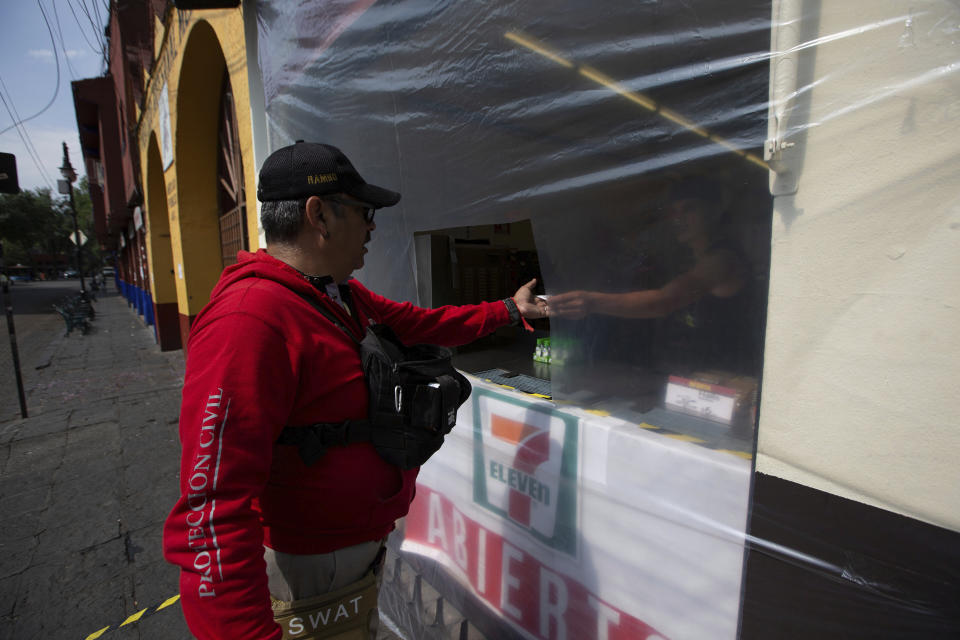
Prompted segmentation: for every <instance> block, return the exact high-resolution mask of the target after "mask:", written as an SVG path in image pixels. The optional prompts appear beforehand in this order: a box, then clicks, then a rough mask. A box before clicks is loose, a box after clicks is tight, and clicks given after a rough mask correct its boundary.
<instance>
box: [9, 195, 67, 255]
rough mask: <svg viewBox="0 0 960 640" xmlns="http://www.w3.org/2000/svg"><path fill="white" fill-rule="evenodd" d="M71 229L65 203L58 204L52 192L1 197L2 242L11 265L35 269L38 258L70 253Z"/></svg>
mask: <svg viewBox="0 0 960 640" xmlns="http://www.w3.org/2000/svg"><path fill="white" fill-rule="evenodd" d="M71 227H72V223H71V221H70V219H69V217H67V216H64V215H63V213H62V206H61V203H59V202H56V201H54V199H53V197H52V196H51V194H50V190H49V189H35V190H32V191H22V192H20V193H18V194H14V195H0V239H2V240H3V243H4V251H5V254H6V255H5V258H6V262H7V264H12V263H16V262H20V263H26V264H29V265H30V266H34V265H33V262H34V261H33V256H34V255H36V254H47V255H62V254H67V253H69V251H70V246H71V245H70V240H69V238H68V235H69V233H70V230H71Z"/></svg>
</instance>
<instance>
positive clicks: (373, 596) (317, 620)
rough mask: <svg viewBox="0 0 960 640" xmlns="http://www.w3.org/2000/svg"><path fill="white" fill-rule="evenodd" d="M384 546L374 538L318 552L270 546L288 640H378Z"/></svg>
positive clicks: (276, 603) (270, 570)
mask: <svg viewBox="0 0 960 640" xmlns="http://www.w3.org/2000/svg"><path fill="white" fill-rule="evenodd" d="M382 548H383V544H382V543H380V542H368V543H363V544H359V545H356V546H353V547H347V548H346V549H338V550H337V551H334V552H332V553H324V554H318V555H295V554H289V553H281V552H277V551H274V550H272V549H266V550H265V552H264V560H266V563H267V578H268V582H269V586H270V594H271V600H272V604H273V617H274V620H276V621H277V624H279V625H280V627H281V628H282V629H283V638H284V640H319V639H321V638H322V639H324V640H374V639H375V638H376V635H377V628H378V625H379V611H378V610H377V588H378V586H379V582H380V563H379V562H378V561H379V560H382V554H381V549H382Z"/></svg>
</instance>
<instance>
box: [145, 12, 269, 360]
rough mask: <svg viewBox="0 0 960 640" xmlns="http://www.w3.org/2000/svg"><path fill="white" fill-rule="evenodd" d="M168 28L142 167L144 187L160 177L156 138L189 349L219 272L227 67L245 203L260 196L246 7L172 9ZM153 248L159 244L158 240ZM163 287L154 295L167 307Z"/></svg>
mask: <svg viewBox="0 0 960 640" xmlns="http://www.w3.org/2000/svg"><path fill="white" fill-rule="evenodd" d="M199 16H202V19H201V18H200V17H199ZM165 29H166V33H164V31H163V29H158V30H157V34H158V35H157V38H158V40H157V42H156V46H155V51H156V61H155V64H154V68H153V75H152V76H151V77H150V78H149V80H148V87H147V98H146V100H145V102H144V111H143V113H142V116H141V121H140V126H139V141H140V142H139V146H140V158H141V164H140V166H141V167H143V169H144V171H143V184H145V185H146V184H147V183H148V182H149V181H150V180H151V179H153V180H156V178H155V177H152V176H151V175H150V172H151V171H152V169H150V167H151V161H150V159H149V155H150V154H151V153H152V151H151V149H152V147H151V140H152V139H153V140H156V143H157V144H158V146H159V148H160V149H161V152H160V156H161V157H162V160H161V167H162V162H168V163H169V166H168V167H167V168H166V169H162V170H161V172H162V177H163V179H164V187H165V189H166V203H167V212H168V219H169V222H170V229H169V233H170V238H169V240H170V244H171V247H172V251H171V256H172V269H173V281H174V285H175V290H176V296H175V300H176V304H177V309H178V315H179V325H180V333H181V336H182V340H183V343H184V345H185V344H186V337H187V335H188V333H189V327H190V324H191V322H192V321H193V318H194V317H195V316H196V314H197V313H199V312H200V310H201V309H202V308H203V306H204V305H205V304H206V303H207V302H208V301H209V296H210V291H211V290H212V289H213V286H214V284H215V283H216V281H217V279H218V278H219V276H220V272H221V262H220V240H219V229H218V219H217V209H218V203H217V188H216V172H217V160H216V153H217V126H218V116H219V100H220V92H221V80H222V78H223V74H224V70H226V71H227V72H228V73H229V78H230V84H231V87H232V89H233V96H234V103H235V107H236V118H237V128H238V142H239V145H240V151H241V154H242V157H243V172H244V183H245V184H246V189H247V193H248V203H249V197H250V196H252V194H254V193H255V185H256V172H255V162H254V155H253V133H252V123H251V114H250V107H249V105H250V90H249V83H248V79H247V58H246V42H245V39H244V21H243V13H242V9H240V8H237V9H224V10H217V11H213V10H207V11H202V12H190V11H177V10H174V11H172V12H171V13H170V14H168V17H167V22H166V25H165ZM165 112H166V113H169V117H168V118H165V117H164V113H165ZM164 130H167V131H169V132H170V137H169V140H170V142H171V147H172V152H171V156H172V162H170V159H171V158H170V157H163V153H162V149H163V145H162V144H160V143H161V142H162V140H163V139H162V132H163V131H164ZM155 161H156V157H154V164H156V162H155ZM157 184H159V183H157ZM251 205H253V206H251ZM154 206H155V207H156V206H157V205H156V204H154ZM255 211H256V208H255V200H254V202H253V203H249V204H248V214H247V232H248V234H247V235H248V237H249V239H250V249H251V250H256V249H257V248H258V238H259V229H258V225H257V216H256V215H255ZM150 244H151V246H153V247H157V246H159V245H157V244H156V243H155V242H154V240H153V239H151V242H150ZM158 267H159V268H160V269H162V268H163V267H160V266H159V265H158ZM158 273H159V272H158ZM156 284H157V283H156V281H155V283H154V285H155V286H156ZM164 286H166V285H163V286H161V288H160V290H159V291H157V292H155V294H159V295H160V296H162V298H163V299H164V301H165V302H167V301H166V299H165V298H166V296H167V293H166V292H165V290H164V289H163V287H164ZM157 299H158V300H159V299H160V298H157ZM170 302H172V301H170Z"/></svg>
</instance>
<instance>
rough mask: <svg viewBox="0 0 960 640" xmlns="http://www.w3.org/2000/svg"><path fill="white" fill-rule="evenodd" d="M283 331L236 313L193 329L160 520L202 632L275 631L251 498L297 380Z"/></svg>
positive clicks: (216, 635)
mask: <svg viewBox="0 0 960 640" xmlns="http://www.w3.org/2000/svg"><path fill="white" fill-rule="evenodd" d="M296 370H297V365H296V360H295V358H294V357H293V356H292V355H291V351H290V348H289V347H288V346H287V345H286V342H285V340H284V338H283V336H282V335H280V334H279V333H278V332H277V331H276V330H275V329H273V328H271V327H270V326H267V325H266V324H265V323H264V322H263V321H262V320H260V319H258V318H255V317H252V316H250V315H247V314H244V313H239V312H236V313H230V314H227V315H225V316H223V317H221V318H218V319H215V320H213V321H212V322H210V324H208V325H206V326H204V327H203V328H202V329H201V330H200V331H198V332H197V333H196V334H195V335H193V336H191V339H190V342H189V344H188V358H187V368H186V377H185V380H184V388H183V402H182V405H181V411H180V439H181V443H182V457H181V462H180V492H181V496H180V499H179V501H178V502H177V504H176V506H175V507H174V508H173V511H172V512H171V513H170V515H169V517H168V518H167V521H166V524H165V526H164V541H163V542H164V555H165V557H166V558H167V560H168V561H170V562H171V563H173V564H176V565H179V566H180V568H181V572H180V596H181V603H182V606H183V613H184V617H185V618H186V620H187V624H188V626H189V627H190V630H191V631H192V632H193V634H194V635H195V636H196V637H197V638H200V639H201V640H207V639H210V640H213V639H222V638H230V639H231V640H244V639H249V640H253V639H256V640H264V639H270V640H275V639H276V640H279V638H281V636H282V633H281V629H280V627H279V626H277V625H276V624H275V623H274V622H273V614H272V611H271V608H270V595H269V591H268V589H267V577H266V565H265V563H264V560H263V528H262V526H261V523H260V516H259V511H258V507H257V504H258V502H257V501H258V499H259V496H260V494H261V493H262V491H263V488H264V486H265V484H266V482H267V479H268V476H269V472H270V465H271V458H272V451H273V444H274V441H275V440H276V438H277V437H278V435H279V432H280V429H282V428H283V426H284V424H285V423H286V419H287V416H288V415H289V413H290V408H291V406H292V404H293V401H294V393H295V389H296V388H297V385H296V378H297V374H296Z"/></svg>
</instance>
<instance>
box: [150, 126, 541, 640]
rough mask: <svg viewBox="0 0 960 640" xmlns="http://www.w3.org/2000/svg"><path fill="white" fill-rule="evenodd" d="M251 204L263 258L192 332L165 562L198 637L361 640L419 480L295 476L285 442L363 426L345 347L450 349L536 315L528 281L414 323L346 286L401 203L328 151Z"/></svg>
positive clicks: (361, 394)
mask: <svg viewBox="0 0 960 640" xmlns="http://www.w3.org/2000/svg"><path fill="white" fill-rule="evenodd" d="M257 196H258V198H259V200H261V201H262V202H263V204H262V206H261V223H262V225H263V230H264V233H265V235H266V240H267V248H266V250H265V251H264V250H260V251H258V252H257V253H254V254H250V253H246V252H241V253H240V255H239V256H238V262H237V264H235V265H233V266H230V267H228V268H227V269H225V270H224V272H223V274H222V276H221V278H220V281H219V282H218V283H217V286H216V287H215V288H214V290H213V293H212V294H211V298H210V303H209V304H208V305H207V306H206V307H205V308H204V309H203V310H202V311H201V312H200V314H199V315H198V316H197V318H196V320H195V321H194V323H193V325H192V327H191V331H190V338H189V341H188V343H187V353H188V357H187V367H186V377H185V380H184V388H183V402H182V406H181V412H180V440H181V443H182V457H181V466H180V491H181V496H180V499H179V501H178V502H177V504H176V506H174V508H173V510H172V512H171V513H170V515H169V517H168V518H167V521H166V524H165V527H164V541H163V543H164V555H165V557H166V558H167V560H168V561H170V562H172V563H173V564H176V565H178V566H179V567H180V568H181V573H180V595H181V604H182V606H183V612H184V616H185V617H186V620H187V624H188V625H189V627H190V629H191V631H192V632H193V633H194V634H195V635H196V636H197V637H198V638H201V639H202V640H207V639H224V640H226V639H229V640H244V639H249V640H254V639H256V640H263V639H271V640H276V639H279V638H297V639H300V638H321V637H322V638H344V639H346V638H368V637H371V638H372V637H373V636H374V634H375V630H376V621H377V611H376V581H375V578H374V573H375V570H376V569H377V568H378V560H379V558H380V557H382V553H381V549H382V545H383V540H384V539H385V538H386V536H387V534H388V533H389V532H390V531H391V530H392V529H393V528H394V522H395V521H396V520H397V519H398V518H400V517H402V516H404V515H405V514H406V513H407V511H408V509H409V505H410V502H411V500H412V499H413V495H414V483H415V480H416V476H417V471H418V469H417V468H414V469H409V470H404V469H403V468H401V467H399V466H395V465H393V464H390V463H389V462H387V461H385V460H384V459H383V458H382V457H381V456H380V455H379V454H378V453H377V451H376V449H375V448H374V447H373V445H372V444H371V443H369V442H355V443H352V444H347V445H343V446H333V447H329V448H328V449H327V450H326V452H325V453H324V454H323V456H322V457H321V458H320V460H319V461H317V462H316V463H314V464H311V465H307V464H305V462H304V461H303V459H302V458H301V457H300V455H298V450H297V448H296V447H293V446H287V445H283V444H278V443H277V441H278V438H280V435H281V432H282V431H283V429H284V427H286V426H287V425H310V424H314V423H336V422H343V421H346V420H363V419H364V418H366V417H367V406H368V391H367V387H366V384H365V380H364V375H363V370H362V368H361V361H360V356H359V352H358V346H357V340H360V339H362V337H363V335H364V332H365V328H366V327H367V326H368V325H371V324H375V323H382V324H385V325H387V326H389V327H390V328H391V329H393V331H394V332H395V333H396V334H397V336H398V337H399V338H400V340H401V341H403V342H404V343H405V344H422V343H433V344H440V345H445V346H454V345H459V344H465V343H467V342H470V341H472V340H475V339H477V338H480V337H482V336H484V335H487V334H489V333H491V332H492V331H494V330H495V329H497V328H499V327H502V326H505V325H508V324H510V323H516V322H519V321H521V319H522V318H521V316H522V317H523V318H541V317H544V316H545V315H546V313H547V311H546V308H545V306H544V304H543V302H542V301H539V302H538V301H536V300H535V298H534V296H533V294H532V287H533V285H534V283H535V282H534V281H531V282H530V283H528V284H526V285H524V286H523V287H521V288H520V289H519V290H518V291H517V294H516V295H515V297H514V298H511V299H507V300H503V301H498V302H484V303H481V304H477V305H466V306H460V307H441V308H438V309H422V308H419V307H416V306H414V305H412V304H410V303H407V302H404V303H398V302H393V301H391V300H388V299H386V298H384V297H382V296H379V295H377V294H375V293H373V292H372V291H370V290H368V289H367V288H366V287H364V286H363V285H362V284H360V283H359V282H358V281H356V280H353V279H351V278H350V274H351V273H352V272H353V271H354V270H355V269H359V268H360V267H362V266H363V262H364V254H366V253H367V247H366V244H367V243H368V242H369V241H370V234H371V232H372V231H373V230H374V229H376V224H375V223H374V213H375V212H376V210H377V209H379V208H382V207H390V206H393V205H395V204H396V203H397V202H398V201H399V200H400V194H399V193H396V192H393V191H390V190H387V189H384V188H381V187H377V186H374V185H372V184H369V183H367V182H366V181H365V180H363V178H361V177H360V174H359V173H358V172H357V170H356V169H355V168H354V167H353V165H352V164H351V163H350V161H349V160H348V159H347V157H346V156H345V155H344V154H343V153H342V152H341V151H340V150H339V149H337V148H336V147H333V146H330V145H324V144H313V143H304V142H302V141H301V142H297V143H296V144H294V145H291V146H288V147H285V148H283V149H280V150H278V151H276V152H274V153H273V154H271V156H270V157H269V158H267V160H266V161H265V162H264V164H263V167H262V168H261V172H260V183H259V187H258V190H257ZM319 309H323V312H321V311H320V310H319ZM334 321H335V322H334ZM275 618H276V619H275Z"/></svg>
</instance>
